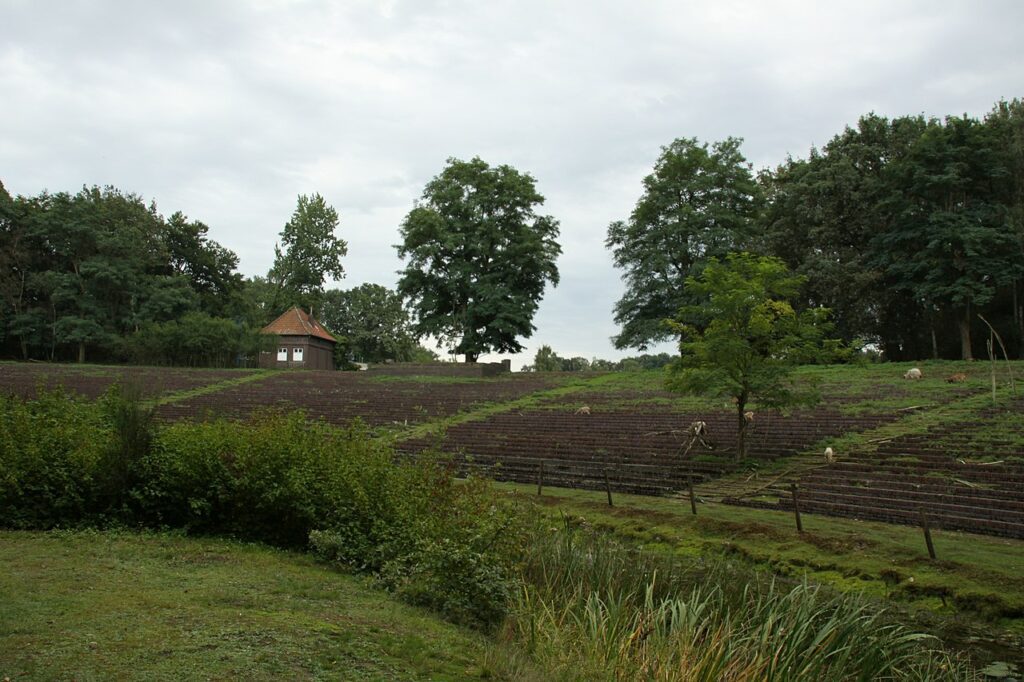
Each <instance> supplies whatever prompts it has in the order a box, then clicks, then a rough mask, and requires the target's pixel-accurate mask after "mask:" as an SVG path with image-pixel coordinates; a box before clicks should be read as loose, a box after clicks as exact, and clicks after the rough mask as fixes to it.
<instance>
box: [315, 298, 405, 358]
mask: <svg viewBox="0 0 1024 682" xmlns="http://www.w3.org/2000/svg"><path fill="white" fill-rule="evenodd" d="M317 314H318V318H319V320H320V322H321V323H322V324H323V325H324V326H325V327H326V328H327V329H329V330H330V331H331V334H333V335H334V337H335V338H336V339H337V340H338V344H337V346H336V347H335V355H336V356H337V357H339V358H342V359H343V360H345V361H355V362H387V361H389V360H391V361H403V362H404V361H409V360H411V359H412V354H413V350H414V349H415V347H416V342H415V341H414V340H413V337H412V330H411V328H410V322H409V314H408V312H406V310H405V308H404V307H403V306H402V299H401V297H399V296H398V294H396V293H395V292H393V291H391V290H390V289H388V288H386V287H382V286H381V285H379V284H362V285H360V286H358V287H355V288H353V289H348V290H347V291H343V290H341V289H332V290H330V291H328V292H326V293H325V294H324V297H323V302H322V303H321V304H320V309H319V311H318V313H317Z"/></svg>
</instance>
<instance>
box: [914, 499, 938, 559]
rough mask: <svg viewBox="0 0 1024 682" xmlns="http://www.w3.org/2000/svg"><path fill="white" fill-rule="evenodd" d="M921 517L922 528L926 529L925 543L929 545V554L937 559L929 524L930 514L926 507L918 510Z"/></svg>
mask: <svg viewBox="0 0 1024 682" xmlns="http://www.w3.org/2000/svg"><path fill="white" fill-rule="evenodd" d="M917 513H918V515H919V516H920V517H921V528H922V529H923V530H924V544H925V545H927V546H928V556H929V557H931V559H932V560H933V561H934V560H935V545H934V543H932V529H931V528H930V527H929V526H928V516H927V515H926V514H925V513H924V507H919V508H918V510H917Z"/></svg>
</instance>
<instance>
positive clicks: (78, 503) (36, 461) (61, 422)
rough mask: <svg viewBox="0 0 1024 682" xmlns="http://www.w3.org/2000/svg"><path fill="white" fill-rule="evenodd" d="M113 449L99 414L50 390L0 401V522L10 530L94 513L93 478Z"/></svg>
mask: <svg viewBox="0 0 1024 682" xmlns="http://www.w3.org/2000/svg"><path fill="white" fill-rule="evenodd" d="M115 447H116V444H115V441H114V433H113V432H112V431H111V429H110V428H109V426H108V425H107V424H106V423H105V420H104V418H103V414H102V411H101V410H98V409H96V408H95V407H94V406H92V405H89V404H86V403H84V402H81V401H78V400H74V399H73V398H71V397H70V396H68V395H67V394H65V393H63V392H60V391H55V392H49V393H44V394H42V395H41V396H40V398H39V399H38V400H35V401H31V402H25V401H22V400H19V399H17V398H14V397H12V396H0V520H2V523H3V525H5V526H7V527H11V528H52V527H54V526H61V525H72V524H75V523H77V522H79V521H80V520H81V519H82V518H84V517H86V516H87V515H88V514H91V513H95V512H96V506H95V497H96V494H95V488H94V485H93V474H94V472H95V471H96V470H97V468H98V465H99V461H100V459H101V458H102V456H103V453H104V452H109V451H111V450H112V449H114V448H115Z"/></svg>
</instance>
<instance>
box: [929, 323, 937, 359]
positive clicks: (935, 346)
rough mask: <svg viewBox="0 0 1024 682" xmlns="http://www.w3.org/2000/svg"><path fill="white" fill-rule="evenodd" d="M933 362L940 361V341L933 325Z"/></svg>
mask: <svg viewBox="0 0 1024 682" xmlns="http://www.w3.org/2000/svg"><path fill="white" fill-rule="evenodd" d="M931 327H932V360H938V359H939V340H938V338H937V337H936V336H935V325H934V324H932V326H931Z"/></svg>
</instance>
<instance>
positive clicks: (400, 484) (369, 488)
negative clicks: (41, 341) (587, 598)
mask: <svg viewBox="0 0 1024 682" xmlns="http://www.w3.org/2000/svg"><path fill="white" fill-rule="evenodd" d="M2 410H3V411H2V413H0V519H2V522H0V523H2V525H4V526H7V527H14V528H52V527H54V526H75V525H91V524H101V525H102V524H108V523H111V522H114V523H122V524H128V525H133V526H136V525H141V526H146V527H156V528H163V527H172V528H183V529H186V530H187V531H189V532H194V533H204V534H223V535H230V536H235V537H241V538H248V539H254V540H261V541H265V542H269V543H272V544H275V545H280V546H286V547H304V546H307V545H308V544H312V546H313V548H314V549H316V550H317V551H318V552H319V553H320V554H321V555H322V556H324V557H325V558H328V559H330V560H332V561H336V562H338V563H340V564H342V565H344V566H345V567H346V568H347V569H349V570H353V571H359V572H365V573H369V574H372V575H376V576H378V577H379V578H380V580H381V581H382V582H383V584H385V585H386V586H387V587H389V588H390V589H393V590H395V591H396V592H397V593H398V594H400V595H402V596H404V597H405V598H406V599H408V600H409V601H411V602H415V603H419V604H424V605H427V606H431V607H433V608H436V609H438V610H440V611H441V612H442V613H444V614H445V615H447V616H448V617H450V618H451V619H453V620H457V621H459V622H464V623H469V624H473V625H476V626H480V627H493V626H495V625H496V624H497V623H498V622H499V621H500V620H501V618H502V617H503V615H504V613H505V608H506V606H507V600H508V595H509V593H510V590H511V587H510V580H511V575H512V573H511V566H512V563H513V561H514V560H515V558H516V557H517V556H518V554H519V548H520V546H521V542H522V531H521V528H522V522H521V520H520V519H519V514H518V512H517V511H516V510H515V509H514V508H512V507H510V506H508V505H506V504H503V503H501V502H499V501H498V500H497V498H496V497H495V495H494V494H493V492H492V491H491V489H490V487H489V485H487V484H485V483H483V482H481V481H470V482H469V483H466V484H463V483H457V482H456V481H455V480H454V473H455V469H454V467H453V466H452V465H451V463H450V462H447V461H445V460H442V459H434V458H431V457H428V456H425V457H423V458H420V459H419V460H418V461H417V462H415V463H412V462H410V463H397V464H396V463H395V461H394V453H393V452H392V450H391V449H390V448H388V447H387V446H385V445H384V444H382V442H381V441H380V440H378V439H374V438H372V437H371V434H370V432H369V431H368V430H367V429H366V428H365V427H364V426H363V425H361V424H359V423H355V424H353V425H352V426H351V427H350V428H348V429H345V430H339V429H336V428H333V427H330V426H328V425H326V424H324V423H322V422H313V423H311V422H308V421H307V420H306V419H305V417H304V416H303V415H302V413H298V412H296V413H292V414H279V413H273V412H268V413H265V414H263V415H260V416H258V417H257V418H255V419H254V420H253V421H252V422H250V423H240V422H230V421H225V420H218V421H212V422H204V423H198V424H192V423H175V424H171V425H168V426H164V427H163V428H160V429H159V430H156V429H155V428H154V424H153V421H152V412H151V410H150V409H148V408H146V407H145V406H143V405H141V404H140V403H139V401H138V399H137V396H133V395H132V394H130V393H122V392H120V391H116V390H115V391H113V392H111V393H110V394H109V395H108V396H107V397H106V398H105V399H104V400H103V401H100V402H99V403H95V404H90V403H86V402H84V401H81V400H78V399H75V398H71V397H69V396H67V395H65V394H62V393H44V394H43V395H42V397H41V398H40V399H39V400H37V401H22V400H17V399H13V398H4V399H3V403H2Z"/></svg>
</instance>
